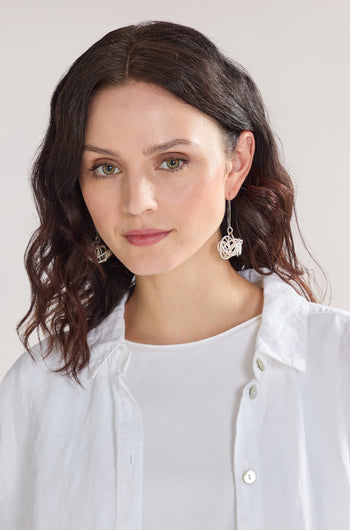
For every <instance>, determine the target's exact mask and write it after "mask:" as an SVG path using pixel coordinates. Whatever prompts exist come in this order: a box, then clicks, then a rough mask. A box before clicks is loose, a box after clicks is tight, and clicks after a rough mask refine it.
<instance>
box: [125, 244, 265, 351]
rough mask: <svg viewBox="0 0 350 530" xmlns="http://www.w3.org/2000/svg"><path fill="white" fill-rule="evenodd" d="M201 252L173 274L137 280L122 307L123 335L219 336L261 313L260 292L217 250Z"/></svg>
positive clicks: (173, 340)
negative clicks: (124, 327)
mask: <svg viewBox="0 0 350 530" xmlns="http://www.w3.org/2000/svg"><path fill="white" fill-rule="evenodd" d="M214 250H215V253H214V252H213V249H212V248H211V249H209V250H208V249H205V248H203V249H201V251H200V252H198V255H196V256H195V257H194V258H192V259H191V260H189V261H188V262H186V263H184V264H182V265H181V266H180V267H177V268H176V269H175V270H173V271H171V272H168V273H165V274H159V275H155V276H138V277H136V286H135V290H134V292H133V294H132V296H131V297H130V299H129V300H128V302H127V304H126V307H125V326H126V329H125V336H126V338H127V339H128V340H131V341H135V342H142V343H148V344H178V343H183V342H193V341H196V340H201V339H204V338H207V337H210V336H213V335H217V334H218V333H221V332H223V331H226V330H227V329H230V328H232V327H234V326H235V325H238V324H240V323H242V322H245V321H246V320H249V319H250V318H253V317H254V316H256V315H258V314H260V313H261V310H262V290H261V289H260V288H258V287H256V286H255V285H252V284H251V283H250V282H248V281H246V280H245V279H244V278H242V277H241V276H240V275H239V274H238V273H237V272H236V271H235V270H234V269H233V268H232V266H231V264H230V263H229V262H228V261H227V260H223V259H221V258H220V256H219V254H218V253H217V251H216V249H214Z"/></svg>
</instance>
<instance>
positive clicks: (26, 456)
mask: <svg viewBox="0 0 350 530" xmlns="http://www.w3.org/2000/svg"><path fill="white" fill-rule="evenodd" d="M33 368H34V362H33V360H32V359H31V357H30V356H29V354H28V353H25V354H23V355H22V356H21V357H19V359H18V360H17V361H16V362H15V363H14V365H13V366H12V367H11V368H10V370H9V371H8V372H7V373H6V375H5V377H4V378H3V380H2V381H1V383H0V470H1V472H0V498H1V503H0V528H1V530H27V529H28V530H29V529H30V528H31V521H32V512H33V503H32V499H31V495H32V490H33V476H34V474H33V469H34V451H35V447H34V440H33V436H32V432H33V425H32V421H31V417H32V410H31V402H32V399H31V397H32V396H31V381H32V380H33Z"/></svg>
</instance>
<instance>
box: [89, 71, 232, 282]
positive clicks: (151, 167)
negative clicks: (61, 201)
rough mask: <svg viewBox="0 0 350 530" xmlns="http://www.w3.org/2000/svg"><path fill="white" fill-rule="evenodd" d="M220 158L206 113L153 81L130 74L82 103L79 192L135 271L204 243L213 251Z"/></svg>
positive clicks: (175, 259)
mask: <svg viewBox="0 0 350 530" xmlns="http://www.w3.org/2000/svg"><path fill="white" fill-rule="evenodd" d="M228 163H229V160H228V157H227V156H226V155H225V151H224V143H223V137H222V133H221V131H220V129H219V127H218V126H217V124H216V123H215V122H214V120H211V119H210V118H209V117H208V116H206V115H205V114H203V113H201V112H200V111H198V110H197V109H195V108H194V107H192V106H190V105H187V104H186V103H184V102H183V101H182V100H180V99H178V98H176V97H175V96H174V95H173V94H171V93H170V92H168V91H167V90H165V89H163V88H161V87H158V86H156V85H151V84H146V83H143V82H136V81H132V82H129V83H128V84H126V85H123V86H118V87H109V88H106V89H103V90H102V91H101V92H99V93H97V94H95V96H94V97H93V99H92V101H91V103H90V107H89V112H88V120H87V126H86V132H85V150H84V153H83V158H82V165H81V172H80V178H79V181H80V186H81V190H82V194H83V197H84V200H85V203H86V206H87V208H88V210H89V212H90V215H91V217H92V219H93V222H94V224H95V227H96V230H97V232H98V233H99V234H100V236H101V238H102V239H103V240H104V241H105V243H106V244H107V245H108V247H109V248H110V249H111V250H112V252H113V253H114V254H115V255H116V256H117V257H118V259H119V260H120V261H121V262H122V263H123V264H124V265H125V266H126V267H127V268H128V269H129V270H130V271H132V272H133V273H134V274H136V275H154V274H161V273H165V272H170V271H171V270H173V269H175V268H176V267H178V266H179V265H181V264H183V263H185V262H187V261H188V260H193V259H196V257H198V256H199V257H203V252H204V253H205V252H208V253H209V255H210V256H211V257H212V258H213V259H220V257H219V254H218V252H217V250H216V244H217V241H219V239H220V231H219V226H220V223H221V221H222V218H223V215H224V211H225V196H228V194H229V178H228V177H227V175H228V170H227V164H228ZM93 168H95V169H93ZM204 255H205V254H204Z"/></svg>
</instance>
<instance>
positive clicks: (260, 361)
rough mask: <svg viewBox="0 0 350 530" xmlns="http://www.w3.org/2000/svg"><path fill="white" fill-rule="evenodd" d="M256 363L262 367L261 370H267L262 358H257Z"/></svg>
mask: <svg viewBox="0 0 350 530" xmlns="http://www.w3.org/2000/svg"><path fill="white" fill-rule="evenodd" d="M256 364H257V365H258V367H259V368H260V370H265V365H264V363H263V361H262V359H257V360H256Z"/></svg>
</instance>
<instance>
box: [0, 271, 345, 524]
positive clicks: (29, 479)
mask: <svg viewBox="0 0 350 530" xmlns="http://www.w3.org/2000/svg"><path fill="white" fill-rule="evenodd" d="M242 275H243V276H244V277H245V278H246V279H248V280H250V281H252V282H254V283H256V284H258V285H261V286H263V287H264V307H263V312H262V319H261V325H260V329H259V332H258V336H257V340H256V346H255V353H254V356H253V361H252V369H253V373H254V376H253V377H252V378H251V380H250V381H249V382H248V383H247V384H246V385H245V387H244V389H243V393H242V397H241V401H240V404H239V411H238V416H237V419H236V437H235V440H234V447H233V458H234V470H235V471H234V487H235V492H236V507H235V508H236V527H237V530H280V529H283V530H333V529H337V530H348V529H349V528H350V457H349V438H350V405H349V404H350V384H349V383H350V314H349V313H347V312H345V311H342V310H338V309H333V308H329V307H326V306H322V305H318V304H312V303H309V302H307V301H306V300H305V299H304V298H302V297H301V296H299V295H297V294H296V293H295V292H294V290H293V289H292V288H291V287H290V286H288V285H287V284H286V283H284V282H283V281H282V280H280V279H279V278H278V277H277V276H275V275H272V276H267V277H263V276H260V275H259V274H257V273H256V272H255V271H253V270H248V271H244V272H243V273H242ZM124 303H125V299H124V301H123V302H122V303H121V304H120V305H119V306H118V307H117V308H116V309H115V310H114V311H113V312H112V313H111V314H110V315H109V316H108V317H107V318H106V319H105V320H104V321H103V322H102V323H101V324H100V325H99V326H98V327H96V328H95V329H94V330H92V331H91V332H90V334H89V344H90V347H91V362H90V364H89V366H88V367H86V369H84V370H83V372H82V374H81V380H82V382H83V385H84V387H85V388H84V389H82V388H81V387H79V386H78V385H77V384H76V383H74V382H71V381H70V380H68V379H67V378H66V377H64V376H63V375H58V374H53V373H50V372H49V371H48V368H54V367H55V366H56V367H57V366H59V365H60V362H59V356H58V355H56V358H55V356H50V357H48V358H47V360H46V361H43V360H40V358H41V355H40V348H37V353H36V356H37V359H38V361H37V363H36V364H34V363H33V362H32V360H31V358H30V357H29V355H28V354H23V355H22V356H21V357H20V358H19V359H18V360H17V361H16V363H15V364H14V365H13V367H12V368H11V369H10V371H9V372H8V373H7V375H6V376H5V378H4V380H3V381H2V383H1V386H0V503H1V505H0V528H1V530H48V529H50V530H73V529H74V530H83V529H84V530H112V529H113V530H115V529H116V530H141V529H142V485H143V480H142V477H143V433H144V429H143V419H142V414H141V410H140V407H139V405H138V403H137V401H136V399H135V397H134V396H133V395H132V394H131V392H130V390H129V389H128V387H127V385H126V383H125V374H126V373H127V369H128V364H129V361H130V352H129V350H128V348H127V346H126V344H125V340H124V318H123V312H124ZM218 391H219V389H218ZM208 421H209V423H210V418H208ZM169 480H171V477H169ZM212 502H213V503H215V499H213V501H212ZM182 530H187V529H182ZM188 530H193V529H192V528H191V529H190V528H188ZM215 530H221V529H219V528H216V529H215Z"/></svg>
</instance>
